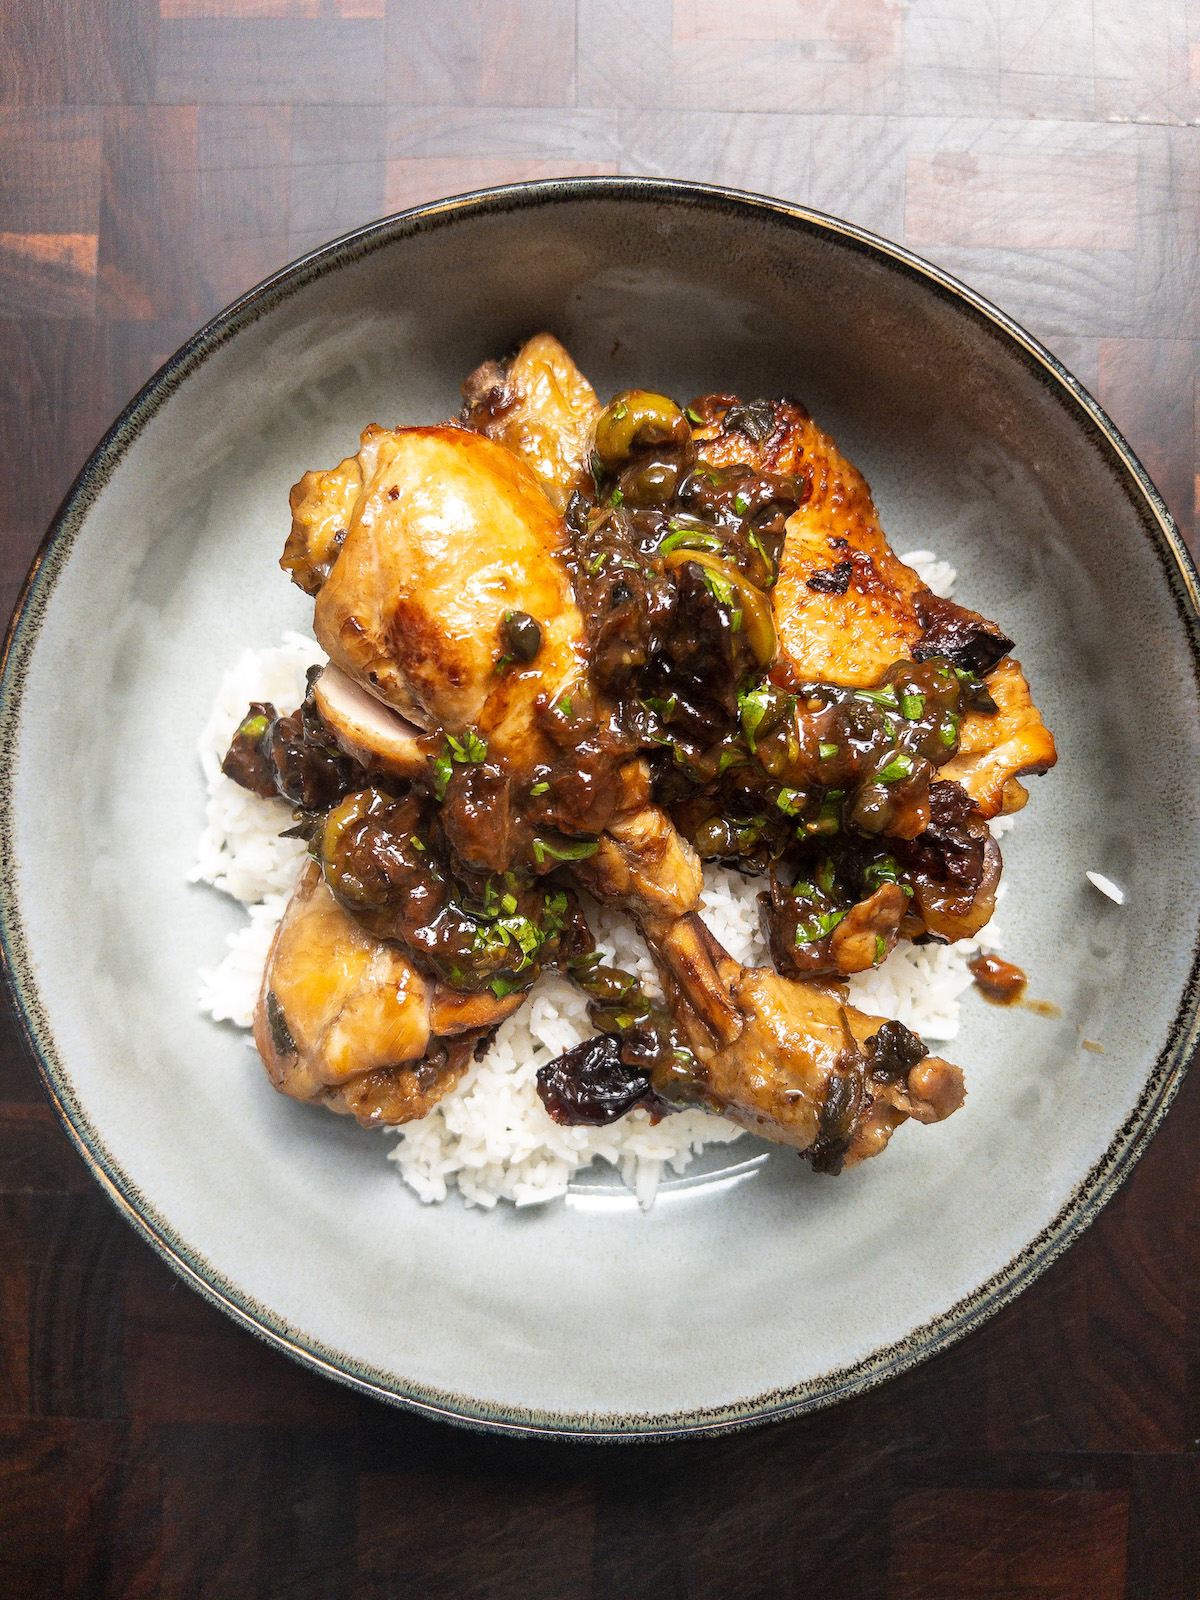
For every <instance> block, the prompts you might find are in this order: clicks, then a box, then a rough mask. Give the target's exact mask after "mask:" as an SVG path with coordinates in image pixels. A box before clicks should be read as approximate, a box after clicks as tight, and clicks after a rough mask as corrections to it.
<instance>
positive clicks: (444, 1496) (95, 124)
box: [0, 0, 1200, 1600]
mask: <svg viewBox="0 0 1200 1600" xmlns="http://www.w3.org/2000/svg"><path fill="white" fill-rule="evenodd" d="M1197 117H1200V11H1198V10H1197V9H1196V5H1195V3H1194V0H907V3H901V0H736V3H731V0H674V4H673V5H672V0H577V4H576V5H574V6H572V5H571V4H570V3H564V0H457V3H455V4H450V3H449V0H160V3H158V4H157V5H156V4H154V3H153V0H0V338H2V339H3V352H2V359H0V450H2V452H3V455H2V461H3V471H2V472H0V591H2V592H0V606H4V607H5V608H7V606H9V605H11V602H12V598H13V597H14V596H15V593H16V590H17V587H18V585H19V583H20V580H21V577H22V575H23V573H24V571H25V568H26V565H27V563H28V561H29V559H30V556H31V555H32V553H33V550H34V548H35V547H36V544H37V542H38V539H39V538H40V536H41V533H42V531H43V529H44V526H45V524H46V521H47V519H48V517H49V515H50V513H51V512H52V510H53V509H54V506H55V505H56V503H57V502H58V500H59V498H60V497H61V495H62V493H63V491H64V490H65V488H66V487H67V485H68V484H69V482H70V480H71V478H72V476H73V474H74V473H75V471H76V470H77V468H78V467H79V466H80V464H81V463H82V461H83V460H84V458H85V456H86V454H87V452H88V450H89V449H90V448H91V446H92V445H93V444H94V443H95V441H96V439H97V438H98V436H99V435H100V433H101V432H102V430H103V428H104V427H105V426H106V424H107V423H108V422H109V421H110V420H111V418H112V416H113V415H114V414H115V412H116V411H117V410H118V409H119V408H120V406H122V405H123V404H124V402H125V401H126V400H127V399H128V398H129V396H130V395H131V394H132V393H133V392H134V390H135V389H136V388H137V387H138V386H139V385H140V384H141V383H142V382H143V381H144V380H145V378H146V377H148V376H149V374H150V373H151V372H152V371H153V370H154V368H155V367H156V366H157V365H158V364H159V363H160V362H161V361H162V360H164V359H165V358H166V356H168V355H169V354H170V352H171V351H172V350H173V349H174V348H175V347H176V346H177V345H179V344H180V343H181V342H182V340H183V339H184V338H185V337H186V336H187V335H188V334H189V333H191V332H192V331H193V329H194V328H196V327H197V326H198V325H199V324H200V323H201V322H202V321H203V320H204V319H205V318H207V317H208V316H209V315H210V314H211V313H212V312H214V311H216V310H217V309H219V307H220V306H221V305H222V304H224V303H225V302H227V301H228V300H229V299H231V298H232V297H233V296H234V295H236V294H238V293H239V292H241V291H242V290H243V289H245V288H247V287H249V286H250V285H251V284H252V283H254V282H255V281H256V280H258V279H259V278H261V277H263V276H264V275H265V274H266V273H268V272H269V271H271V270H273V269H274V268H275V267H277V266H279V265H281V264H282V263H283V262H285V261H287V260H288V259H290V258H291V257H293V256H295V255H297V254H298V253H300V252H301V251H303V250H304V249H306V248H308V247H309V246H311V245H314V244H317V243H320V242H322V241H323V240H325V239H327V238H329V237H332V236H333V235H335V234H337V233H339V232H342V231H344V230H345V229H347V228H349V227H352V226H353V225H355V224H357V223H360V222H363V221H366V220H368V219H370V218H372V217H375V216H377V215H379V214H381V213H383V212H385V211H388V210H392V209H396V208H398V207H400V206H403V205H406V204H409V203H412V202H414V201H417V200H421V199H425V198H431V197H434V196H436V195H441V194H446V193H452V192H455V191H458V190H461V189H465V188H470V187H475V186H478V185H480V184H485V183H493V182H501V181H506V180H510V179H515V178H524V177H533V176H543V175H545V176H550V175H560V174H567V173H591V172H596V173H605V172H627V173H657V174H666V175H670V176H680V177H692V178H701V179H708V180H714V181H717V182H721V183H728V184H733V185H738V186H742V187H745V188H751V189H757V190H763V191H767V192H770V193H774V194H778V195H781V196H784V197H787V198H792V199H797V200H804V201H808V202H811V203H813V204H815V205H818V206H820V207H822V208H825V209H827V210H830V211H832V212H835V213H837V214H839V215H841V216H845V217H850V218H852V219H854V220H855V221H859V222H862V223H865V224H867V225H868V226H870V227H873V228H876V229H878V230H880V231H881V232H883V233H885V234H887V235H889V236H891V237H893V238H896V239H900V240H903V241H904V242H906V243H908V244H910V245H911V246H913V247H914V248H915V249H917V250H919V251H921V252H922V253H924V254H926V255H928V256H930V257H932V258H933V259H935V260H937V261H939V262H941V263H943V264H944V265H945V266H947V267H948V268H949V269H950V270H951V271H953V272H955V273H957V274H958V275H959V276H961V277H962V278H964V279H966V281H967V282H969V283H971V284H973V285H975V286H976V287H978V288H979V289H981V290H982V291H983V292H984V293H985V294H988V295H990V296H991V297H992V298H993V299H995V300H996V301H998V302H999V304H1000V305H1002V306H1003V307H1005V308H1006V309H1007V310H1009V311H1011V312H1013V313H1014V314H1015V315H1016V316H1017V317H1018V318H1019V319H1021V320H1022V321H1024V322H1025V323H1026V325H1027V326H1029V327H1030V328H1032V329H1033V331H1034V332H1036V333H1037V334H1038V335H1040V336H1041V337H1042V338H1044V339H1045V340H1046V341H1047V343H1049V344H1050V346H1051V347H1052V348H1053V349H1054V350H1056V351H1057V352H1058V353H1059V354H1060V355H1062V357H1063V358H1064V359H1065V360H1066V362H1067V364H1068V365H1069V366H1071V367H1072V368H1073V369H1074V370H1075V371H1076V373H1077V374H1078V375H1079V377H1080V378H1081V379H1082V380H1083V382H1084V383H1085V384H1087V385H1088V386H1089V387H1090V388H1091V389H1092V390H1093V392H1094V393H1096V394H1097V395H1098V396H1099V398H1100V400H1101V401H1102V402H1103V403H1104V404H1105V405H1106V406H1107V407H1108V408H1109V410H1110V411H1111V412H1112V414H1113V415H1114V416H1115V418H1116V420H1117V421H1118V423H1119V424H1120V426H1121V427H1122V428H1123V429H1125V431H1126V432H1127V434H1128V436H1129V437H1130V439H1131V440H1132V442H1133V444H1134V446H1135V448H1136V449H1137V450H1138V451H1139V452H1140V454H1141V456H1142V459H1143V460H1144V461H1145V462H1146V464H1147V465H1148V467H1149V468H1150V470H1151V472H1152V474H1153V475H1154V476H1155V478H1156V479H1157V481H1158V483H1159V485H1160V487H1161V488H1162V490H1163V491H1164V493H1165V495H1166V497H1167V499H1168V501H1169V502H1170V504H1171V507H1172V509H1173V511H1174V513H1175V515H1176V517H1177V518H1178V519H1179V521H1180V524H1181V525H1182V526H1183V528H1184V529H1185V531H1186V533H1187V535H1188V536H1189V537H1190V536H1191V534H1192V532H1193V528H1194V522H1195V515H1194V514H1195V499H1196V465H1197V463H1196V437H1197V421H1196V418H1197V411H1196V387H1195V372H1196V355H1197V348H1198V345H1197V341H1198V340H1200V249H1198V248H1197V246H1198V244H1200V238H1198V235H1200V206H1198V201H1200V130H1198V129H1197V127H1196V126H1195V121H1196V119H1197ZM1097 537H1103V530H1097ZM1194 778H1195V775H1194V774H1193V775H1188V781H1194ZM80 915H81V917H82V918H86V908H80ZM1198 1135H1200V1080H1197V1079H1195V1078H1193V1079H1191V1080H1189V1081H1188V1082H1187V1083H1185V1085H1184V1088H1183V1090H1182V1092H1181V1094H1180V1096H1179V1099H1178V1100H1177V1102H1176V1104H1175V1106H1174V1108H1173V1110H1172V1111H1171V1113H1170V1116H1169V1117H1168V1119H1167V1123H1166V1126H1165V1127H1164V1129H1163V1130H1162V1132H1161V1133H1160V1134H1159V1135H1158V1137H1157V1139H1156V1140H1155V1142H1154V1144H1153V1145H1152V1147H1151V1149H1150V1151H1149V1153H1148V1154H1147V1155H1146V1157H1145V1158H1144V1160H1143V1161H1142V1163H1141V1165H1140V1166H1139V1167H1138V1168H1137V1170H1136V1171H1135V1173H1134V1175H1133V1177H1132V1179H1131V1180H1130V1181H1129V1183H1128V1184H1127V1185H1126V1186H1125V1188H1124V1189H1123V1190H1122V1192H1121V1193H1120V1194H1119V1195H1118V1197H1117V1198H1116V1199H1115V1200H1114V1202H1113V1203H1112V1204H1111V1205H1110V1206H1109V1208H1108V1210H1107V1211H1106V1212H1105V1214H1104V1215H1103V1217H1102V1218H1101V1219H1100V1221H1099V1222H1098V1223H1097V1224H1096V1225H1095V1226H1094V1227H1093V1228H1092V1229H1091V1230H1090V1231H1089V1232H1088V1233H1087V1234H1086V1235H1085V1236H1084V1237H1083V1239H1082V1240H1081V1241H1080V1242H1079V1243H1078V1244H1077V1245H1076V1246H1075V1247H1074V1248H1073V1249H1072V1250H1071V1251H1069V1252H1068V1254H1067V1255H1066V1256H1065V1257H1064V1258H1063V1259H1062V1260H1060V1261H1059V1262H1058V1263H1057V1265H1055V1266H1054V1267H1053V1268H1052V1269H1051V1270H1050V1271H1049V1272H1048V1273H1047V1274H1046V1276H1045V1277H1044V1278H1043V1279H1042V1280H1041V1281H1040V1282H1039V1283H1037V1284H1036V1285H1035V1286H1034V1287H1033V1288H1032V1289H1031V1290H1030V1291H1029V1292H1028V1293H1027V1294H1026V1295H1024V1296H1023V1297H1022V1298H1021V1299H1020V1300H1019V1301H1018V1302H1017V1303H1016V1304H1015V1305H1013V1306H1012V1307H1011V1308H1009V1309H1008V1310H1007V1311H1005V1312H1003V1313H1002V1314H1001V1315H999V1316H998V1317H996V1318H995V1319H994V1320H993V1321H992V1322H991V1323H990V1324H988V1325H987V1326H986V1327H985V1328H984V1329H982V1330H981V1331H980V1332H978V1333H976V1334H974V1335H973V1336H971V1337H970V1338H969V1339H967V1340H966V1341H965V1342H963V1343H962V1344H961V1345H959V1346H958V1347H956V1348H955V1349H953V1350H952V1351H950V1352H949V1353H948V1354H946V1355H943V1356H941V1357H940V1358H939V1359H937V1360H936V1361H933V1362H930V1363H928V1364H927V1365H926V1366H924V1367H922V1368H921V1369H919V1370H918V1371H916V1372H913V1373H911V1374H909V1375H908V1376H907V1377H904V1378H902V1379H900V1380H898V1381H896V1382H893V1383H891V1384H889V1385H886V1386H885V1387H884V1388H882V1389H880V1390H877V1391H875V1392H874V1393H872V1394H870V1395H868V1396H866V1397H865V1398H863V1399H860V1400H857V1401H855V1402H853V1403H850V1404H847V1405H844V1406H841V1407H838V1408H835V1409H834V1410H832V1411H828V1412H825V1413H822V1414H819V1415H817V1416H814V1417H811V1418H809V1419H806V1420H801V1421H797V1422H793V1423H789V1424H783V1425H780V1426H775V1427H771V1428H766V1429H760V1430H756V1431H753V1432H750V1433H746V1434H741V1435H737V1436H733V1437H730V1438H727V1439H724V1440H719V1441H712V1442H703V1443H696V1444H683V1445H671V1446H660V1447H637V1448H622V1449H602V1448H595V1447H587V1448H585V1447H569V1446H559V1445H544V1444H536V1443H522V1442H510V1441H503V1440H495V1439H487V1438H482V1437H478V1436H475V1435H472V1434H468V1433H464V1432H459V1431H457V1430H454V1429H451V1428H449V1427H443V1426H437V1425H433V1424H429V1423H426V1422H423V1421H419V1420H416V1419H414V1418H412V1417H409V1416H406V1415H404V1414H402V1413H399V1412H395V1411H392V1410H389V1409H386V1408H384V1407H382V1406H378V1405H375V1404H372V1403H368V1402H366V1401H363V1400H360V1399H357V1398H356V1397H354V1396H352V1395H351V1394H350V1393H349V1392H348V1391H346V1390H343V1389H341V1388H339V1387H336V1386H335V1385H333V1384H331V1383H327V1382H324V1381H323V1380H321V1379H318V1378H316V1377H311V1376H309V1375H308V1374H307V1373H306V1372H304V1371H302V1370H301V1369H300V1368H299V1367H297V1366H294V1365H293V1364H291V1363H290V1362H288V1361H287V1360H286V1359H284V1358H283V1357H282V1356H278V1355H276V1354H274V1353H272V1352H271V1351H269V1350H268V1349H267V1348H266V1347H265V1346H263V1345H261V1344H260V1343H258V1342H257V1341H256V1340H255V1339H253V1338H252V1337H251V1336H249V1335H248V1334H245V1333H243V1332H241V1331H239V1330H238V1329H237V1328H235V1327H234V1326H233V1324H232V1323H230V1322H228V1321H226V1320H225V1319H224V1318H223V1317H222V1316H220V1315H219V1314H218V1313H217V1312H216V1311H213V1310H211V1309H210V1308H209V1307H208V1306H207V1305H206V1304H205V1303H204V1302H203V1301H201V1300H200V1299H199V1298H198V1297H197V1296H196V1295H194V1294H193V1293H191V1292H190V1291H189V1290H187V1289H185V1288H184V1287H183V1285H182V1284H181V1283H179V1282H178V1281H177V1280H176V1279H175V1278H174V1276H173V1275H172V1274H171V1273H170V1272H169V1271H168V1269H167V1268H166V1267H165V1266H163V1265H162V1264H161V1263H160V1262H159V1260H158V1259H157V1257H156V1256H154V1255H153V1254H152V1253H151V1251H150V1250H149V1249H148V1248H147V1247H146V1246H144V1245H143V1244H142V1243H141V1242H140V1241H139V1240H138V1239H137V1238H136V1237H135V1236H134V1234H133V1233H132V1232H131V1230H130V1229H129V1228H128V1227H127V1226H126V1224H125V1223H124V1222H122V1221H121V1220H120V1218H119V1217H118V1216H117V1214H116V1212H115V1211H114V1210H113V1209H112V1207H111V1206H110V1205H109V1203H108V1201H107V1200H106V1199H105V1198H104V1197H103V1195H102V1194H101V1192H100V1190H99V1189H98V1188H97V1187H96V1185H95V1184H94V1183H93V1181H92V1180H91V1178H90V1177H89V1176H88V1173H87V1171H86V1169H85V1168H84V1166H83V1163H82V1162H81V1161H80V1160H79V1159H78V1158H77V1156H76V1155H75V1154H74V1152H73V1151H72V1149H71V1147H70V1146H69V1144H68V1143H67V1141H66V1138H65V1136H64V1135H63V1134H62V1133H61V1132H60V1130H59V1127H58V1124H57V1122H56V1120H55V1117H54V1114H53V1112H52V1111H51V1109H50V1107H49V1105H48V1104H47V1102H46V1100H45V1099H44V1098H43V1095H42V1092H41V1090H40V1088H39V1085H38V1082H37V1079H36V1077H35V1074H34V1072H33V1069H32V1067H31V1066H30V1065H29V1063H28V1061H27V1059H26V1056H25V1054H24V1052H23V1049H22V1047H21V1045H20V1043H19V1041H18V1039H17V1037H16V1034H15V1032H14V1031H13V1030H12V1029H11V1027H9V1028H7V1029H6V1031H5V1033H4V1036H3V1042H2V1048H0V1596H3V1600H68V1597H71V1600H73V1597H76V1596H80V1597H82V1596H88V1597H93V1596H94V1597H97V1600H101V1597H102V1600H117V1597H120V1600H143V1597H145V1600H150V1597H157V1596H161V1597H164V1600H168V1597H169V1600H176V1597H178V1600H192V1597H196V1600H226V1597H228V1600H258V1597H261V1600H285V1597H286V1600H401V1597H405V1600H406V1597H410V1596H412V1597H420V1600H426V1597H429V1600H459V1597H462V1600H637V1597H641V1596H647V1597H650V1596H653V1597H654V1600H685V1597H686V1600H776V1597H783V1596H793V1595H794V1596H804V1597H806V1600H827V1597H828V1600H832V1597H834V1596H837V1597H839V1600H976V1597H978V1600H984V1597H987V1600H993V1597H995V1600H1000V1597H1002V1600H1017V1597H1020V1600H1119V1597H1122V1596H1127V1597H1130V1600H1132V1597H1135V1596H1136V1597H1139V1600H1184V1597H1187V1596H1194V1595H1196V1594H1197V1592H1198V1591H1200V1556H1198V1550H1200V1416H1198V1415H1197V1403H1196V1386H1197V1360H1196V1357H1197V1338H1198V1335H1200V1298H1198V1295H1200V1284H1198V1279H1200V1271H1198V1269H1200V1243H1198V1235H1197V1223H1198V1221H1200V1217H1198V1215H1197V1211H1198V1206H1197V1188H1198V1185H1197V1173H1198V1167H1200V1163H1198V1160H1197V1143H1198Z"/></svg>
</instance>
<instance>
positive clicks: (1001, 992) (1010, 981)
mask: <svg viewBox="0 0 1200 1600" xmlns="http://www.w3.org/2000/svg"><path fill="white" fill-rule="evenodd" d="M967 966H968V968H969V969H970V972H971V976H972V977H973V978H974V979H975V987H976V988H977V989H978V990H979V992H980V994H981V995H982V996H983V998H984V999H985V1000H988V1001H990V1002H991V1004H992V1005H994V1006H1015V1005H1016V1004H1017V1002H1018V1001H1019V1000H1020V999H1021V998H1022V996H1023V995H1024V993H1025V988H1026V985H1027V984H1028V982H1029V979H1028V978H1027V977H1026V976H1025V974H1024V973H1023V972H1022V971H1021V969H1020V967H1018V966H1014V964H1013V963H1012V962H1011V961H1005V960H1004V958H1003V956H993V955H986V954H985V955H978V956H976V957H975V958H974V959H973V960H971V961H968V962H967Z"/></svg>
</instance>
